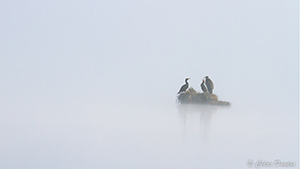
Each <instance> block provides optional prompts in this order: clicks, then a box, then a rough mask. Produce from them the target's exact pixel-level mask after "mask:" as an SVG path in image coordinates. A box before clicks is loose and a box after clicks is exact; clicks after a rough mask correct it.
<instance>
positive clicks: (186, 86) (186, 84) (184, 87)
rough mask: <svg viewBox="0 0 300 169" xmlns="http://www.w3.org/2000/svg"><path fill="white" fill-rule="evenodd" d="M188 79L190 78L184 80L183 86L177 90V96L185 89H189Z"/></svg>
mask: <svg viewBox="0 0 300 169" xmlns="http://www.w3.org/2000/svg"><path fill="white" fill-rule="evenodd" d="M189 79H190V78H186V79H185V84H184V85H182V86H181V88H180V89H179V92H178V93H177V94H179V93H181V92H185V91H186V89H187V88H189V83H188V82H187V81H188V80H189Z"/></svg>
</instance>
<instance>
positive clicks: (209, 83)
mask: <svg viewBox="0 0 300 169" xmlns="http://www.w3.org/2000/svg"><path fill="white" fill-rule="evenodd" d="M205 85H206V87H207V89H208V92H209V93H210V94H212V93H213V89H214V83H213V82H212V81H211V79H210V78H209V77H208V76H205Z"/></svg>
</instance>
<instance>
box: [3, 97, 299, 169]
mask: <svg viewBox="0 0 300 169" xmlns="http://www.w3.org/2000/svg"><path fill="white" fill-rule="evenodd" d="M295 113H296V114H295ZM1 115H2V117H1V129H2V131H1V139H2V140H1V165H2V167H1V168H7V169H8V168H72V169H74V168H139V169H140V168H149V169H153V168H162V169H165V168H178V169H180V168H182V169H184V168H185V169H186V168H199V169H200V168H248V167H247V166H246V161H247V160H249V159H253V161H255V162H256V161H258V160H259V159H261V160H265V161H268V162H272V161H274V160H276V159H279V160H281V161H282V162H287V161H291V162H295V163H296V165H297V166H296V167H293V168H298V115H297V112H287V111H284V110H280V109H277V110H272V108H264V109H263V108H253V107H252V108H251V106H248V107H247V106H243V107H241V106H239V105H233V106H231V107H230V108H228V107H211V106H196V105H176V104H173V103H172V104H171V103H170V104H169V105H160V106H153V105H135V106H129V105H121V104H116V105H109V104H100V105H98V104H85V105H82V104H70V105H62V104H54V105H53V104H39V105H36V106H26V105H23V107H22V106H19V107H16V108H12V109H11V112H10V113H7V114H4V113H3V114H1Z"/></svg>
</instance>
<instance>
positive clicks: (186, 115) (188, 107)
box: [178, 104, 220, 141]
mask: <svg viewBox="0 0 300 169" xmlns="http://www.w3.org/2000/svg"><path fill="white" fill-rule="evenodd" d="M218 108H220V107H218V106H211V105H196V104H179V105H178V110H179V113H180V116H181V118H182V121H183V132H184V135H186V130H187V129H186V128H187V125H188V123H190V122H192V120H194V119H195V118H197V119H199V121H198V122H197V125H198V126H199V127H200V137H201V138H202V139H203V140H204V141H205V140H208V139H209V136H210V133H211V131H210V130H211V123H212V118H213V116H214V114H216V113H217V110H218ZM190 117H191V119H190Z"/></svg>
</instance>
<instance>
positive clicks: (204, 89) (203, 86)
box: [200, 79, 207, 93]
mask: <svg viewBox="0 0 300 169" xmlns="http://www.w3.org/2000/svg"><path fill="white" fill-rule="evenodd" d="M200 86H201V89H202V91H203V92H204V93H206V92H207V88H206V86H205V84H204V79H202V83H201V85H200Z"/></svg>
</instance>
